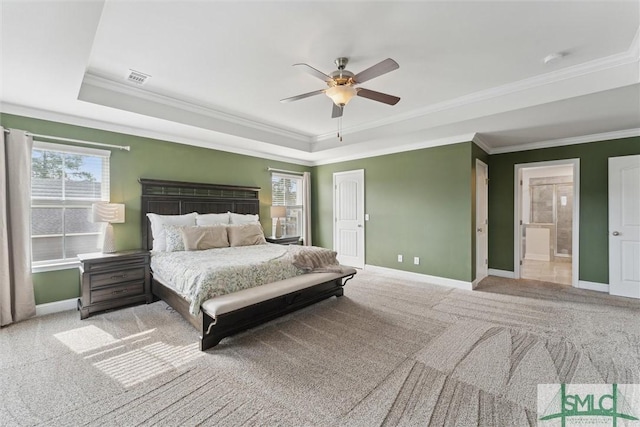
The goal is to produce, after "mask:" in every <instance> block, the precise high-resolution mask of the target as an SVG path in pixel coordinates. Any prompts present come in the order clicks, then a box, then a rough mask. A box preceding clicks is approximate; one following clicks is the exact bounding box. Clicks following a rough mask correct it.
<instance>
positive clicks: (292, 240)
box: [265, 236, 300, 245]
mask: <svg viewBox="0 0 640 427" xmlns="http://www.w3.org/2000/svg"><path fill="white" fill-rule="evenodd" d="M265 239H266V240H267V242H269V243H277V244H279V245H299V244H300V236H282V237H266V236H265Z"/></svg>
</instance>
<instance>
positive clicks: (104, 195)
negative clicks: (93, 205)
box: [30, 140, 111, 273]
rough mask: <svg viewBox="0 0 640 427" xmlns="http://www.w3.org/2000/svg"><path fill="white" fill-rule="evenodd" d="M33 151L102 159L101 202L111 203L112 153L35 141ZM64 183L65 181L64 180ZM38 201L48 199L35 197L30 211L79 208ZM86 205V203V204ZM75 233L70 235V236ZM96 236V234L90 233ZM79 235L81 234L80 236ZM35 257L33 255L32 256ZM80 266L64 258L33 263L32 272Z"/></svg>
mask: <svg viewBox="0 0 640 427" xmlns="http://www.w3.org/2000/svg"><path fill="white" fill-rule="evenodd" d="M33 150H45V151H54V152H57V153H63V154H78V155H84V156H94V157H102V158H103V164H102V176H101V189H100V193H101V200H100V201H104V202H109V195H110V157H111V151H109V150H101V149H97V148H88V147H80V146H74V145H65V144H58V143H50V142H43V141H35V140H34V141H33ZM63 182H64V180H63ZM63 194H64V193H63ZM38 200H47V198H40V199H37V200H34V199H33V195H32V198H31V206H30V209H33V208H34V207H49V208H51V207H58V208H62V209H66V208H71V209H73V208H77V207H79V206H80V205H78V206H74V205H72V204H66V203H61V204H60V205H54V204H38ZM48 200H56V198H50V199H48ZM60 200H61V201H65V200H66V201H73V198H65V197H64V195H63V199H60ZM85 203H86V202H85ZM81 205H82V207H85V206H86V204H81ZM71 234H75V233H69V235H71ZM90 234H94V233H90ZM95 234H98V235H99V234H100V232H96V233H95ZM66 235H67V234H66V233H65V231H64V229H63V232H62V236H63V237H64V236H66ZM78 235H79V234H78ZM33 238H34V235H33V234H32V235H31V239H33ZM96 250H97V247H96ZM32 257H33V254H32ZM79 265H80V263H79V261H78V259H77V258H76V257H73V258H62V259H51V260H42V261H33V260H32V262H31V271H32V272H33V273H39V272H45V271H55V270H66V269H70V268H77V267H78V266H79Z"/></svg>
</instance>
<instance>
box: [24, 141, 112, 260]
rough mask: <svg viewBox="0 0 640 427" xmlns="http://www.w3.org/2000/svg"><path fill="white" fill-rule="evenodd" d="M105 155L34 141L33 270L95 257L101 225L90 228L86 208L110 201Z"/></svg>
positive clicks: (104, 152) (32, 158)
mask: <svg viewBox="0 0 640 427" xmlns="http://www.w3.org/2000/svg"><path fill="white" fill-rule="evenodd" d="M110 154H111V153H110V152H109V151H106V150H96V149H91V148H84V147H74V146H67V145H61V144H50V143H45V142H40V141H35V142H34V145H33V151H32V155H31V259H32V261H33V266H34V267H38V266H42V265H48V264H57V263H64V262H65V261H75V260H76V255H77V254H79V253H85V252H96V250H97V248H98V238H99V236H100V232H101V227H102V224H93V223H91V222H89V216H90V215H89V214H90V212H91V205H92V204H93V203H94V202H98V201H109V155H110Z"/></svg>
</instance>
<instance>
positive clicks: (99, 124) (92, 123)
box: [0, 102, 314, 166]
mask: <svg viewBox="0 0 640 427" xmlns="http://www.w3.org/2000/svg"><path fill="white" fill-rule="evenodd" d="M0 112H3V113H6V114H14V115H18V116H24V117H30V118H34V119H39V120H49V121H55V122H58V123H64V124H68V125H72V126H81V127H90V128H92V129H96V130H102V131H105V132H117V133H122V134H125V135H132V136H137V137H141V138H151V139H157V140H160V141H166V142H171V143H174V144H182V145H189V146H192V147H201V148H207V149H210V150H218V151H224V152H227V153H234V154H241V155H243V156H250V157H258V158H260V159H265V160H276V161H280V162H286V163H293V164H296V165H302V166H314V163H313V162H312V161H309V160H304V159H301V158H299V157H290V156H289V155H278V154H272V153H269V152H266V151H260V150H252V149H245V148H238V147H235V146H234V144H233V141H236V140H238V139H241V138H235V137H234V138H231V137H228V136H227V135H222V134H217V135H216V137H219V138H220V139H221V140H225V141H227V142H228V143H225V142H218V141H216V142H213V141H205V140H202V139H195V138H191V137H188V136H181V135H172V134H168V133H166V132H157V131H154V130H150V129H144V128H138V127H132V126H127V125H119V124H116V123H111V122H104V121H101V120H97V119H92V118H87V117H80V116H74V115H70V114H65V113H57V112H54V111H48V110H42V109H38V108H32V107H26V106H23V105H17V104H11V103H6V102H3V103H2V104H1V105H0ZM266 144H267V143H265V145H266ZM270 145H271V144H270ZM271 147H274V146H273V145H271ZM275 147H276V148H277V149H282V150H286V151H294V149H290V148H286V147H280V146H275ZM295 151H296V153H297V152H299V150H295ZM302 153H305V152H302Z"/></svg>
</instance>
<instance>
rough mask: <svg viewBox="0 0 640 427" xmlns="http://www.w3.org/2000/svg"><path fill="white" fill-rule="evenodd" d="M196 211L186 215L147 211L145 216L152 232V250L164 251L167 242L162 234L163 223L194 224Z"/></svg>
mask: <svg viewBox="0 0 640 427" xmlns="http://www.w3.org/2000/svg"><path fill="white" fill-rule="evenodd" d="M197 215H198V213H197V212H191V213H190V214H186V215H158V214H153V213H148V214H147V218H149V221H151V234H153V250H154V251H166V249H167V244H166V238H165V234H164V226H165V225H196V216H197Z"/></svg>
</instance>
